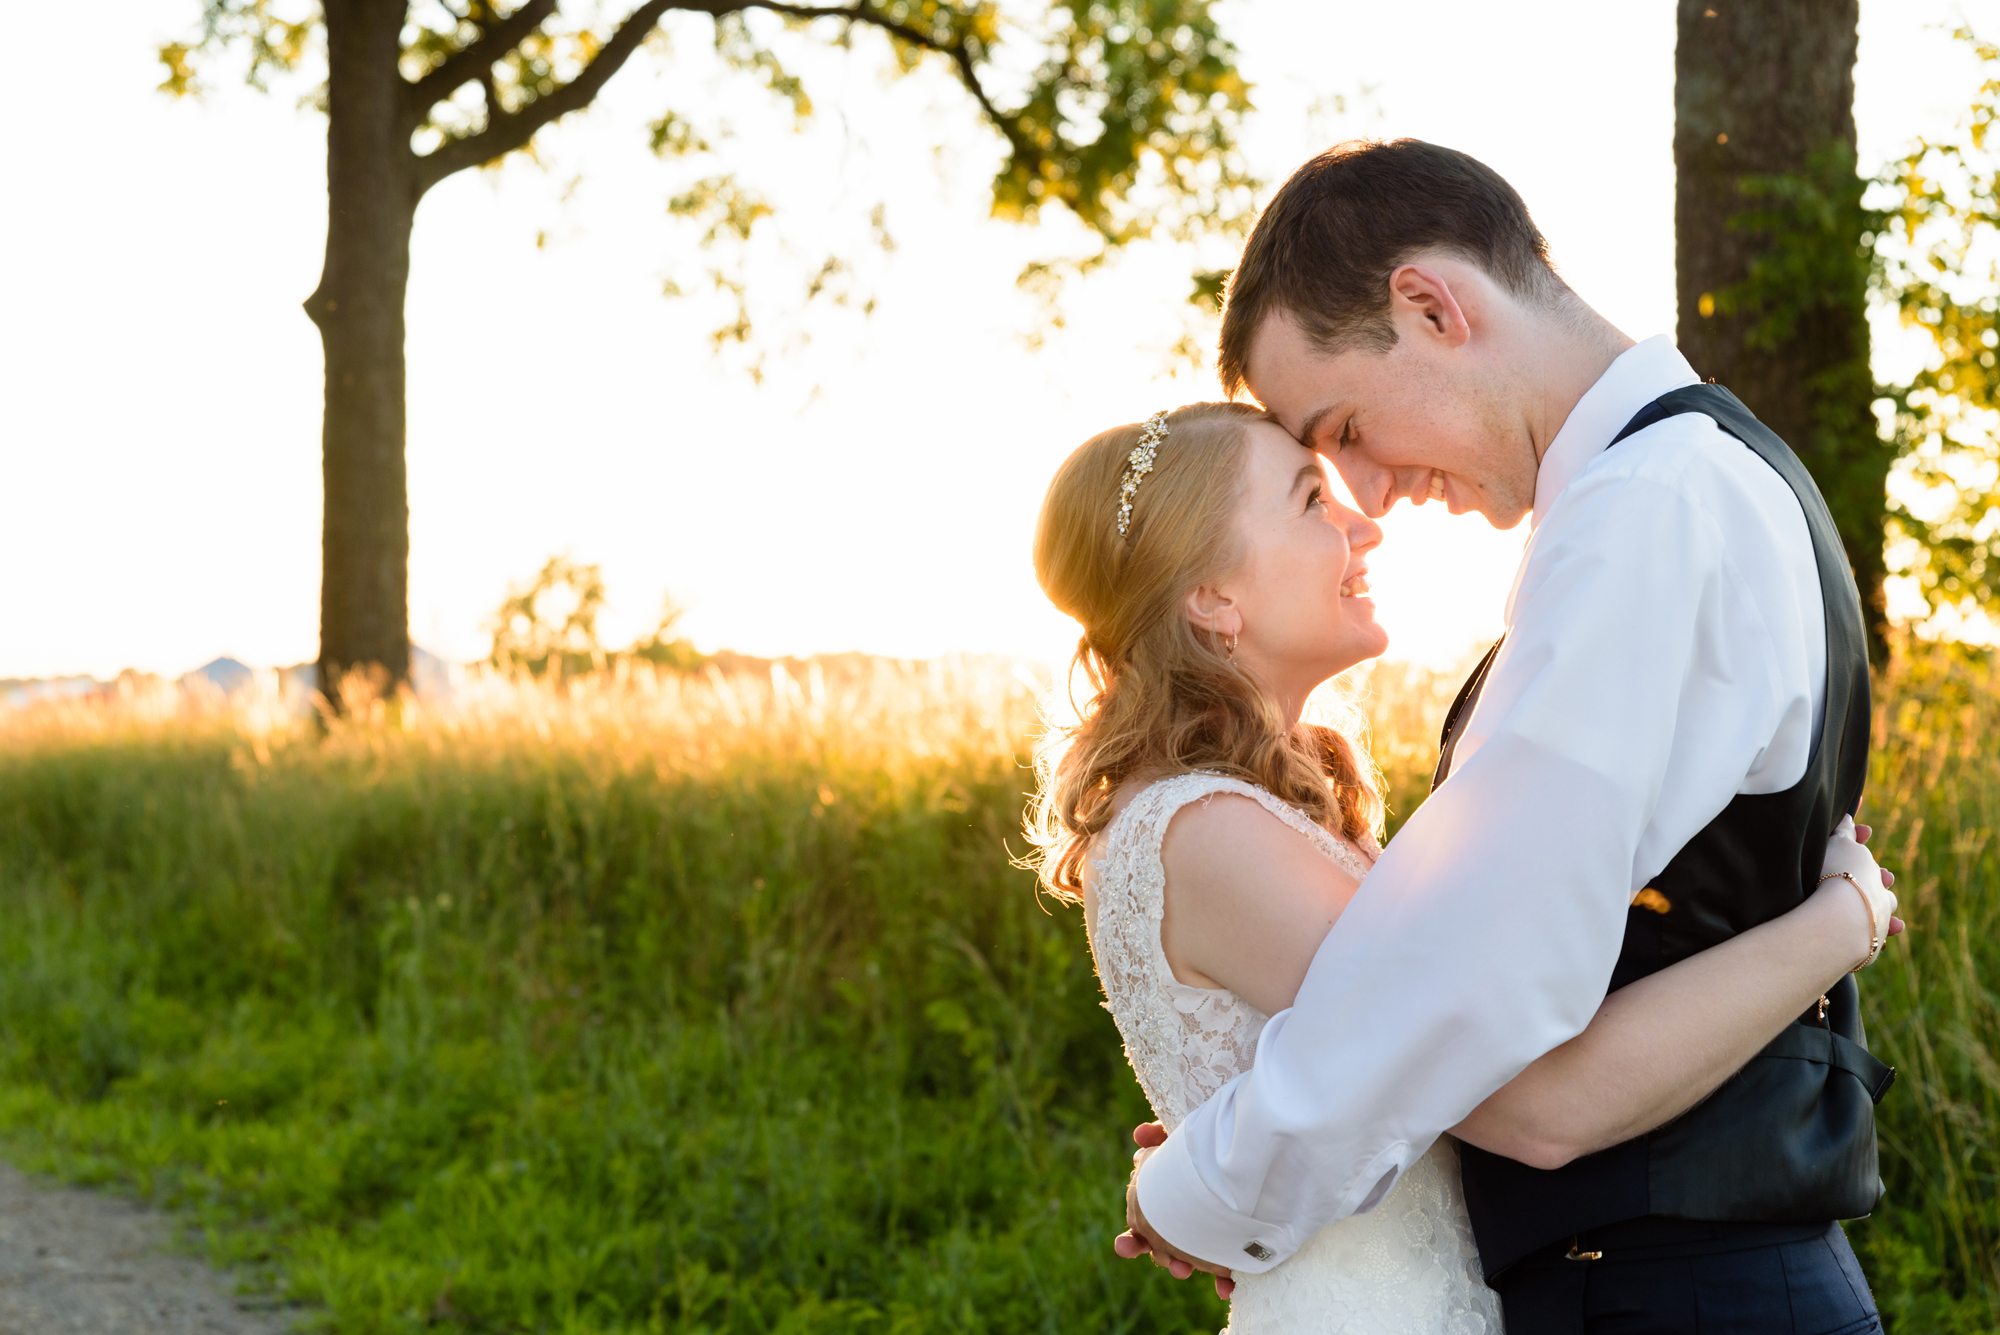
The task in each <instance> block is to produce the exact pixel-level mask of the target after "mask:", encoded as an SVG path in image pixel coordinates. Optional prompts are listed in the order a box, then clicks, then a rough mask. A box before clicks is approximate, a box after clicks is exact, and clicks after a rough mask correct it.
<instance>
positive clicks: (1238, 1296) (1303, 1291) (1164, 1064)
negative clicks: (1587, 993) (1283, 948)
mask: <svg viewBox="0 0 2000 1335" xmlns="http://www.w3.org/2000/svg"><path fill="white" fill-rule="evenodd" d="M1216 793H1239V794H1241V795H1243V796H1245V797H1249V798H1253V799H1255V800H1256V801H1257V802H1258V803H1260V804H1261V805H1262V806H1263V807H1264V808H1265V810H1267V811H1269V812H1270V813H1271V814H1272V815H1274V816H1276V817H1277V818H1278V819H1279V820H1281V821H1283V822H1284V823H1285V824H1287V825H1289V826H1291V827H1292V828H1293V829H1294V830H1297V831H1298V832H1299V833H1300V834H1301V835H1304V836H1305V837H1306V838H1307V839H1310V840H1311V841H1312V843H1313V846H1314V847H1315V848H1317V849H1319V851H1320V852H1322V853H1324V854H1325V855H1326V856H1327V857H1329V858H1331V859H1333V861H1334V862H1335V863H1337V864H1338V865H1339V866H1340V867H1341V868H1342V869H1343V870H1345V871H1347V872H1348V873H1349V874H1350V875H1352V876H1354V877H1356V878H1357V879H1359V878H1360V877H1363V876H1366V875H1367V874H1368V862H1367V860H1366V859H1365V858H1363V857H1362V856H1361V854H1360V853H1358V852H1356V851H1355V850H1354V849H1353V848H1352V847H1350V846H1349V845H1348V844H1347V843H1345V842H1344V841H1343V840H1340V839H1337V838H1335V837H1334V836H1333V835H1332V834H1330V833H1328V832H1327V831H1326V830H1325V829H1323V828H1321V827H1320V826H1319V825H1317V824H1315V823H1314V822H1313V821H1312V820H1311V819H1310V818H1309V817H1307V816H1306V815H1305V813H1303V812H1301V811H1299V810H1298V809H1297V808H1296V807H1293V806H1291V805H1290V804H1288V803H1286V802H1283V801H1280V800H1279V799H1278V798H1276V797H1274V796H1273V795H1272V794H1270V793H1269V792H1266V791H1265V790H1264V789H1262V788H1259V787H1257V786H1256V785H1255V784H1250V783H1245V782H1243V781H1242V780H1239V779H1231V778H1226V777H1223V776H1221V775H1217V774H1204V773H1199V772H1197V773H1192V774H1180V775H1176V776H1174V777H1173V778H1169V779H1162V780H1160V781H1159V782H1157V783H1154V784H1152V785H1150V786H1149V787H1147V788H1145V789H1144V790H1143V791H1141V792H1140V793H1139V794H1138V796H1136V797H1134V798H1133V799H1132V801H1131V802H1130V804H1128V805H1127V806H1126V808H1125V809H1124V810H1123V811H1121V812H1119V813H1118V815H1117V816H1116V817H1115V818H1113V820H1112V822H1111V824H1110V825H1109V826H1108V827H1107V828H1106V830H1105V831H1104V834H1103V836H1102V839H1101V843H1100V847H1099V850H1098V853H1099V856H1097V857H1096V858H1094V859H1093V860H1092V864H1093V865H1092V871H1093V881H1092V885H1093V890H1094V892H1095V901H1096V903H1095V911H1094V912H1093V914H1092V920H1091V922H1090V924H1089V930H1090V944H1091V952H1092V954H1093V955H1094V956H1095V957H1096V960H1097V972H1098V976H1099V978H1100V979H1102V981H1103V984H1104V995H1105V997H1106V999H1107V1000H1106V1009H1107V1010H1109V1011H1110V1012H1111V1016H1112V1018H1113V1019H1114V1020H1116V1021H1117V1023H1118V1032H1119V1034H1120V1035H1121V1036H1122V1037H1123V1038H1124V1040H1125V1056H1126V1058H1127V1060H1129V1061H1130V1062H1131V1064H1132V1069H1133V1071H1134V1072H1135V1073H1137V1075H1138V1077H1139V1084H1140V1086H1141V1087H1142V1088H1143V1089H1144V1090H1145V1091H1146V1097H1147V1099H1148V1100H1149V1101H1150V1102H1151V1103H1152V1105H1153V1113H1154V1115H1155V1116H1156V1117H1158V1118H1159V1119H1160V1121H1161V1122H1162V1123H1164V1124H1165V1125H1166V1127H1167V1129H1168V1130H1169V1131H1171V1130H1173V1129H1174V1128H1175V1127H1177V1126H1179V1125H1180V1123H1181V1120H1182V1119H1183V1118H1185V1117H1186V1116H1187V1114H1188V1113H1189V1112H1190V1111H1191V1110H1193V1109H1194V1108H1195V1107H1197V1106H1198V1105H1200V1104H1201V1103H1203V1102H1204V1101H1206V1100H1207V1098H1208V1097H1209V1095H1211V1094H1213V1093H1214V1092H1215V1091H1216V1090H1218V1089H1220V1088H1221V1087H1222V1086H1223V1084H1224V1083H1226V1082H1227V1081H1228V1080H1230V1079H1231V1078H1232V1077H1234V1076H1236V1075H1238V1074H1239V1073H1241V1072H1242V1071H1244V1070H1246V1069H1248V1068H1249V1066H1250V1064H1251V1062H1252V1061H1253V1060H1254V1059H1255V1057H1256V1050H1257V1035H1258V1034H1259V1033H1260V1032H1262V1030H1263V1028H1264V1022H1265V1020H1266V1018H1268V1017H1266V1016H1265V1015H1263V1014H1262V1013H1260V1012H1259V1011H1258V1010H1257V1009H1256V1008H1255V1007H1253V1006H1251V1005H1250V1004H1249V1003H1248V1002H1247V1001H1245V1000H1243V998H1241V997H1239V996H1237V995H1236V994H1235V993H1234V992H1230V991H1226V990H1223V989H1219V988H1202V987H1190V986H1188V985H1187V984H1185V983H1182V982H1180V981H1179V980H1178V979H1176V978H1175V977H1174V974H1173V970H1172V969H1171V968H1170V967H1169V966H1168V964H1167V957H1166V952H1165V951H1164V949H1163V948H1162V947H1161V944H1160V920H1161V917H1162V914H1163V912H1164V906H1165V888H1166V872H1165V870H1164V868H1163V867H1162V866H1161V863H1160V841H1161V840H1162V839H1163V838H1164V837H1165V835H1166V832H1167V824H1168V822H1169V821H1171V820H1172V819H1173V817H1174V813H1175V812H1176V811H1178V810H1180V808H1181V807H1183V806H1185V805H1186V804H1187V803H1189V802H1192V801H1197V800H1200V799H1203V798H1207V797H1210V796H1213V795H1214V794H1216ZM1500 1332H1501V1321H1500V1299H1499V1296H1498V1295H1497V1294H1495V1293H1494V1292H1493V1291H1492V1290H1491V1289H1489V1288H1487V1287H1486V1285H1485V1283H1484V1281H1483V1280H1482V1279H1481V1275H1480V1268H1479V1253H1478V1250H1477V1248H1476V1247H1475V1246H1474V1244H1473V1240H1472V1225H1471V1222H1470V1220H1469V1219H1468V1218H1467V1217H1466V1212H1465V1201H1464V1198H1463V1196H1462V1195H1461V1193H1460V1189H1459V1182H1458V1155H1457V1152H1456V1151H1455V1149H1454V1148H1453V1147H1452V1145H1451V1142H1450V1141H1449V1140H1448V1139H1440V1140H1439V1141H1438V1142H1437V1143H1436V1144H1435V1145H1433V1146H1432V1147H1431V1149H1430V1151H1429V1153H1427V1154H1425V1155H1424V1156H1423V1158H1421V1159H1419V1160H1418V1161H1417V1162H1416V1163H1415V1164H1413V1165H1411V1167H1410V1169H1409V1171H1408V1172H1406V1173H1404V1174H1403V1176H1402V1177H1401V1179H1399V1180H1398V1181H1397V1183H1396V1185H1395V1187H1394V1189H1393V1190H1391V1191H1390V1193H1389V1195H1388V1197H1387V1198H1386V1199H1385V1200H1383V1201H1382V1203H1381V1204H1380V1205H1378V1206H1376V1207H1375V1209H1373V1210H1371V1211H1370V1212H1368V1213H1367V1214H1363V1215H1355V1216H1353V1217H1351V1218H1348V1219H1343V1220H1341V1221H1340V1222H1338V1223H1335V1224H1331V1225H1328V1226H1327V1227H1326V1228H1323V1229H1321V1230H1320V1231H1319V1232H1318V1233H1316V1234H1314V1235H1313V1236H1312V1237H1311V1238H1310V1239H1308V1240H1307V1242H1306V1244H1305V1246H1303V1247H1301V1248H1300V1249H1299V1250H1298V1252H1296V1253H1295V1254H1294V1255H1292V1256H1290V1257H1288V1258H1287V1259H1286V1260H1285V1261H1284V1262H1283V1263H1281V1264H1279V1265H1276V1266H1273V1267H1272V1268H1271V1269H1270V1270H1268V1271H1266V1272H1265V1273H1263V1274H1261V1275H1239V1276H1237V1278H1236V1292H1235V1295H1234V1296H1233V1297H1232V1298H1231V1299H1230V1305H1229V1326H1228V1328H1227V1329H1226V1330H1225V1331H1224V1332H1223V1335H1500Z"/></svg>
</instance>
